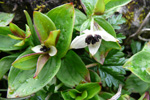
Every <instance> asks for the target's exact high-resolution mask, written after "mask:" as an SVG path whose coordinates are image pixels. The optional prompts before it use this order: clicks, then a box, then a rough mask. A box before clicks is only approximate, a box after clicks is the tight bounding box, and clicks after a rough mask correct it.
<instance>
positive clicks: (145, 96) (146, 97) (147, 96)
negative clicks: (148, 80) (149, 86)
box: [138, 92, 150, 100]
mask: <svg viewBox="0 0 150 100" xmlns="http://www.w3.org/2000/svg"><path fill="white" fill-rule="evenodd" d="M149 99H150V94H149V92H145V93H144V94H143V95H142V96H141V97H140V98H139V99H138V100H149Z"/></svg>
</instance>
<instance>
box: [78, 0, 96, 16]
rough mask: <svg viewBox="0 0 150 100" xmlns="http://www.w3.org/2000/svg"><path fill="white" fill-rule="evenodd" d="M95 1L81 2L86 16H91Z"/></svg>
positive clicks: (85, 0)
mask: <svg viewBox="0 0 150 100" xmlns="http://www.w3.org/2000/svg"><path fill="white" fill-rule="evenodd" d="M96 2H97V0H81V5H82V7H83V9H84V11H85V12H86V14H87V15H88V16H91V15H92V14H93V11H94V8H95V5H96Z"/></svg>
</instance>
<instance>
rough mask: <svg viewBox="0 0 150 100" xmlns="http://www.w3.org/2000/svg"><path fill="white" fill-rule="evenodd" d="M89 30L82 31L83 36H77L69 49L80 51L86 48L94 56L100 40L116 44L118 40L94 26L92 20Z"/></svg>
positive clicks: (96, 25)
mask: <svg viewBox="0 0 150 100" xmlns="http://www.w3.org/2000/svg"><path fill="white" fill-rule="evenodd" d="M90 28H91V29H90V30H88V29H86V30H84V31H82V32H83V33H85V34H83V35H80V36H77V37H76V38H75V39H74V40H73V41H72V43H71V47H70V48H74V49H80V48H85V47H86V46H88V48H89V51H90V53H91V55H92V56H93V55H95V54H96V52H97V51H98V49H99V47H100V45H101V41H102V39H104V40H105V41H112V42H117V41H118V40H117V39H116V38H114V37H113V36H112V35H110V34H109V33H107V32H106V31H105V30H104V29H103V28H102V27H100V26H99V25H98V24H97V23H95V24H94V19H92V21H91V26H90Z"/></svg>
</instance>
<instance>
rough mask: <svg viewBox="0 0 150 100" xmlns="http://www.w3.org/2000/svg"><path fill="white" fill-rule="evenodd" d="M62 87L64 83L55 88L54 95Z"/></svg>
mask: <svg viewBox="0 0 150 100" xmlns="http://www.w3.org/2000/svg"><path fill="white" fill-rule="evenodd" d="M62 86H63V83H60V84H58V85H57V86H56V87H55V90H54V93H56V92H57V91H58V90H59V89H60V88H61V87H62Z"/></svg>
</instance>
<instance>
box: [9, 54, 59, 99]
mask: <svg viewBox="0 0 150 100" xmlns="http://www.w3.org/2000/svg"><path fill="white" fill-rule="evenodd" d="M25 54H26V53H24V55H25ZM60 64H61V60H60V58H57V57H51V58H50V59H49V60H48V61H47V63H46V64H45V66H44V67H43V69H42V71H41V72H40V73H39V75H38V77H37V78H36V79H34V78H33V76H34V73H35V69H33V70H20V69H17V68H14V67H11V70H10V73H9V76H8V87H9V88H8V92H7V97H8V98H16V97H24V96H28V95H31V94H33V93H35V92H37V91H38V90H40V89H42V88H43V87H44V86H45V85H46V84H48V83H49V82H50V81H51V80H52V79H53V77H54V76H55V75H56V73H57V72H58V70H59V68H60Z"/></svg>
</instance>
